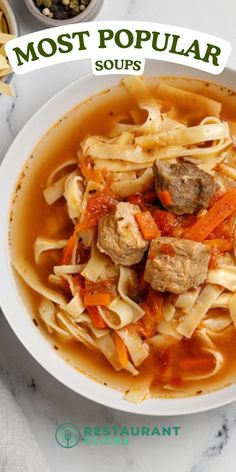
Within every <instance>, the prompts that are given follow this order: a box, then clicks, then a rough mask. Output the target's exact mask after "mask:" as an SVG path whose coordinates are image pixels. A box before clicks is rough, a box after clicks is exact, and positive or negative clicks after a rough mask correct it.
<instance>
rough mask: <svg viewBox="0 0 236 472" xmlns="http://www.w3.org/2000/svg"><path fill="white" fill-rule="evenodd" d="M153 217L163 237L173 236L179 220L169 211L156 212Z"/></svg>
mask: <svg viewBox="0 0 236 472" xmlns="http://www.w3.org/2000/svg"><path fill="white" fill-rule="evenodd" d="M152 216H153V218H154V220H155V222H156V224H157V227H158V228H159V230H160V232H161V236H173V233H174V230H175V228H176V227H177V226H178V224H179V221H178V218H177V217H176V216H175V215H174V214H173V213H171V212H169V211H164V210H154V211H153V213H152Z"/></svg>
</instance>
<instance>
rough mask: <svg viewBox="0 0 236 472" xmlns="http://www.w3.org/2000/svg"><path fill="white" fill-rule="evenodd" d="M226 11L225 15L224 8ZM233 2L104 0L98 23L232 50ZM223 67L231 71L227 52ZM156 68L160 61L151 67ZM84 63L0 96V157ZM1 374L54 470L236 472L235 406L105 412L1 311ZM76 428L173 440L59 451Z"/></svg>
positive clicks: (32, 24) (22, 17)
mask: <svg viewBox="0 0 236 472" xmlns="http://www.w3.org/2000/svg"><path fill="white" fill-rule="evenodd" d="M11 3H12V5H13V7H14V8H15V11H16V13H17V16H18V19H19V23H20V29H21V33H22V34H23V33H25V34H26V33H29V32H31V31H33V30H36V29H41V28H42V27H41V25H40V24H39V23H38V22H36V21H34V20H33V19H32V17H31V16H30V14H29V13H28V11H27V10H26V8H25V6H24V3H23V0H11ZM223 8H224V11H223ZM235 17H236V4H235V2H234V0H227V2H225V4H222V2H221V1H220V0H208V1H207V2H194V1H193V0H191V1H186V0H175V1H173V0H165V2H163V1H161V0H145V1H143V0H119V1H115V0H105V2H104V5H103V8H102V10H101V12H100V14H99V16H98V19H101V20H113V19H130V20H144V21H159V22H162V23H167V24H168V23H169V24H176V25H181V26H186V27H190V28H193V29H196V30H200V31H205V32H208V33H212V34H215V35H218V36H222V37H224V38H225V39H228V40H230V41H231V42H232V43H233V45H234V47H236V33H235V31H236V30H235ZM229 65H230V66H231V67H234V68H236V56H235V53H234V51H233V53H232V55H231V57H230V60H229ZM157 67H158V63H157ZM89 70H90V65H89V63H88V61H85V62H83V63H80V62H79V63H78V64H76V63H68V64H66V65H59V66H53V67H50V68H48V69H43V70H42V71H37V72H32V73H30V74H27V75H25V76H18V77H15V79H14V88H15V91H16V97H15V98H13V99H12V98H8V97H0V121H1V127H0V158H1V159H2V158H3V157H4V154H5V153H6V151H7V149H8V147H9V146H10V144H11V142H12V140H13V139H14V137H15V136H16V134H17V133H18V132H19V130H20V129H21V128H22V126H23V125H24V124H25V123H26V122H27V120H28V119H29V118H30V117H31V116H32V114H33V113H34V112H35V111H37V109H38V108H39V107H40V106H41V105H42V104H43V103H45V101H46V100H48V99H49V98H50V97H51V96H52V95H54V94H55V93H56V92H57V91H59V90H60V89H61V88H63V87H64V86H66V85H67V84H69V83H70V82H71V81H73V80H75V79H76V78H78V77H79V76H80V75H82V74H84V73H86V72H88V71H89ZM0 375H1V376H2V377H3V378H4V380H5V382H6V384H7V385H8V387H9V388H10V390H11V392H12V394H13V395H14V397H15V398H16V400H17V402H18V403H19V405H20V406H21V408H22V409H23V411H24V413H25V415H26V417H27V419H28V421H29V423H30V425H31V428H32V430H33V432H34V434H35V436H36V438H37V440H38V442H39V444H40V446H41V448H42V451H43V453H44V454H45V457H46V459H47V461H48V464H49V466H50V468H51V471H52V472H65V471H66V472H67V471H68V472H78V471H79V470H83V469H85V470H86V471H89V472H90V471H94V470H103V472H108V471H109V472H110V471H111V470H112V471H114V472H120V471H128V470H131V471H137V472H139V471H142V470H145V471H146V472H153V470H154V468H155V470H158V469H160V470H165V471H166V472H172V471H176V470H177V471H178V472H223V471H224V470H225V469H227V472H235V470H236V465H235V444H236V403H233V404H231V405H228V406H226V407H222V408H219V409H216V410H213V411H210V412H206V413H201V414H198V415H190V416H182V417H170V418H150V417H145V416H139V415H131V414H127V413H123V412H118V411H115V410H111V409H109V408H106V407H104V406H101V405H98V404H95V403H94V402H91V401H89V400H86V399H85V398H83V397H81V396H79V395H77V394H75V393H74V392H72V391H70V390H69V389H67V388H66V387H65V386H63V385H62V384H60V383H59V382H58V381H56V380H55V379H54V378H53V377H51V376H50V375H49V374H48V373H47V372H46V371H45V370H44V369H43V368H42V367H41V366H40V365H39V364H38V363H37V362H36V361H35V360H34V359H33V358H32V357H31V356H30V355H29V354H28V353H27V351H26V350H25V348H24V347H23V346H22V345H21V343H20V342H19V340H18V339H17V338H16V336H15V335H14V333H13V332H12V330H11V328H10V327H9V325H8V323H7V322H6V320H5V318H4V316H3V315H2V314H1V313H0ZM63 422H72V423H75V424H78V425H81V426H83V425H86V424H88V425H96V424H97V425H110V426H113V425H116V424H117V425H127V426H131V425H134V426H138V425H141V426H142V425H146V426H149V427H153V426H154V425H155V424H157V425H159V426H162V425H179V426H180V427H181V429H180V434H179V435H178V436H176V437H173V436H172V437H133V438H131V439H130V442H129V444H128V445H127V446H124V445H116V446H106V445H104V446H99V445H96V446H95V445H94V446H85V445H84V444H82V443H80V444H79V445H78V446H77V447H75V448H73V449H69V450H65V449H63V448H60V447H59V446H58V445H57V443H56V441H55V439H54V435H55V430H56V427H57V426H58V425H59V424H61V423H63Z"/></svg>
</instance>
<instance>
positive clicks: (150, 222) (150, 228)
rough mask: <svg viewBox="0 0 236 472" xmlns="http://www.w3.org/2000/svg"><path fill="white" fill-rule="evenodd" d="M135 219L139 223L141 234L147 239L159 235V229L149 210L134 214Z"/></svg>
mask: <svg viewBox="0 0 236 472" xmlns="http://www.w3.org/2000/svg"><path fill="white" fill-rule="evenodd" d="M135 219H136V221H137V223H138V225H139V228H140V231H141V233H142V236H143V238H144V239H146V240H147V241H150V240H151V239H154V238H157V237H158V236H160V231H159V229H158V227H157V225H156V223H155V221H154V219H153V217H152V215H151V213H150V211H145V212H143V213H142V212H140V213H136V214H135Z"/></svg>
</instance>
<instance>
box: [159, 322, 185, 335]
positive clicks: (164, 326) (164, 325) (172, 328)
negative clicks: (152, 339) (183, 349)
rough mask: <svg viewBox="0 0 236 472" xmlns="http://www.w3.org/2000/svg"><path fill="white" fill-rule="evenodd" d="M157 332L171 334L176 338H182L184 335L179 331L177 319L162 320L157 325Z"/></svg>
mask: <svg viewBox="0 0 236 472" xmlns="http://www.w3.org/2000/svg"><path fill="white" fill-rule="evenodd" d="M157 332H158V333H161V334H166V335H168V336H171V337H172V338H174V339H181V338H182V336H181V334H180V333H178V330H177V322H176V320H171V321H165V320H163V321H161V322H160V323H158V325H157Z"/></svg>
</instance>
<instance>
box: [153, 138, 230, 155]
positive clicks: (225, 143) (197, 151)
mask: <svg viewBox="0 0 236 472" xmlns="http://www.w3.org/2000/svg"><path fill="white" fill-rule="evenodd" d="M230 144H232V140H231V138H226V139H223V140H220V142H219V143H218V144H213V145H212V146H208V147H193V148H185V147H183V146H169V147H167V148H166V149H164V148H162V149H160V150H159V152H158V159H174V158H176V157H182V156H186V157H187V156H194V157H198V158H201V159H204V157H208V156H217V155H218V154H220V153H221V152H222V151H224V150H225V149H227V148H228V147H229V146H230Z"/></svg>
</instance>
